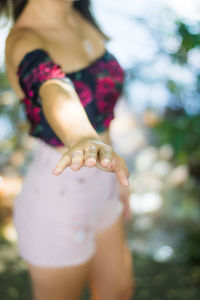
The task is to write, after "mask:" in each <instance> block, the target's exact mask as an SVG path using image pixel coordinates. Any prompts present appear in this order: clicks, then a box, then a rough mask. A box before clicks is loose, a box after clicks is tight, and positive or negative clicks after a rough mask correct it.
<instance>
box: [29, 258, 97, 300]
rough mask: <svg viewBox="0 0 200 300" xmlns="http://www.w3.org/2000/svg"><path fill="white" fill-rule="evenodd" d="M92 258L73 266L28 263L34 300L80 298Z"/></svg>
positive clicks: (75, 299)
mask: <svg viewBox="0 0 200 300" xmlns="http://www.w3.org/2000/svg"><path fill="white" fill-rule="evenodd" d="M90 265H91V259H90V260H89V261H88V262H86V263H83V264H80V265H77V266H71V267H62V268H55V267H54V268H51V267H48V268H47V267H41V266H36V265H32V264H28V269H29V273H30V277H31V281H32V289H33V295H34V300H55V299H56V300H67V299H70V300H80V299H81V296H82V293H83V289H84V286H85V283H86V281H87V278H88V274H89V268H90Z"/></svg>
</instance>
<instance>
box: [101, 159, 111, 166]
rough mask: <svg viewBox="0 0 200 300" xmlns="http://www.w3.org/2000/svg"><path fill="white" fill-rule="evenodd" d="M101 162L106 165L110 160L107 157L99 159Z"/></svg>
mask: <svg viewBox="0 0 200 300" xmlns="http://www.w3.org/2000/svg"><path fill="white" fill-rule="evenodd" d="M101 162H102V163H103V164H105V165H107V164H108V163H109V162H110V160H109V159H108V158H104V159H102V160H101Z"/></svg>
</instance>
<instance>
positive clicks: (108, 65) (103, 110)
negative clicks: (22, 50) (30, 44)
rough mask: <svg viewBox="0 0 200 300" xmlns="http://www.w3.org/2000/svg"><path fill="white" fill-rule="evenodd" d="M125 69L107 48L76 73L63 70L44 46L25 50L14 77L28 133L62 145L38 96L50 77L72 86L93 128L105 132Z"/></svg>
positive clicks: (53, 144) (120, 87)
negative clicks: (19, 92) (26, 51)
mask: <svg viewBox="0 0 200 300" xmlns="http://www.w3.org/2000/svg"><path fill="white" fill-rule="evenodd" d="M124 75H125V73H124V70H123V69H122V67H121V66H120V65H119V63H118V61H117V60H116V58H115V57H114V55H113V54H111V53H110V52H109V51H108V50H107V49H106V50H105V52H104V54H103V55H102V56H101V57H99V58H98V59H96V60H95V61H94V62H93V63H91V64H90V65H89V66H87V67H85V68H83V69H81V70H79V71H75V72H71V73H64V72H63V71H62V69H61V67H60V65H58V64H56V63H55V62H53V60H52V59H51V57H50V56H49V54H48V53H47V52H46V51H45V50H43V49H35V50H32V51H30V52H28V53H27V54H26V55H25V56H24V57H23V59H22V60H21V62H20V64H19V66H18V70H17V76H18V80H19V84H20V87H21V88H22V90H23V92H24V94H25V97H24V99H21V103H23V105H24V108H25V112H26V115H27V119H28V120H29V122H30V125H31V126H30V131H29V134H30V135H32V136H35V137H38V138H40V139H42V140H44V141H45V142H46V143H47V144H50V145H52V146H63V145H64V144H63V142H62V141H61V140H60V139H59V137H58V136H57V135H56V134H55V132H54V131H53V129H52V128H51V126H50V124H49V123H48V122H47V120H46V118H45V115H44V113H43V110H42V103H41V100H40V97H39V88H40V86H41V84H42V83H43V82H44V81H46V80H48V79H52V78H60V79H61V80H64V81H66V82H68V83H70V84H72V86H73V87H74V89H75V90H76V92H77V94H78V96H79V98H80V101H81V103H82V105H83V107H84V109H85V111H86V113H87V116H88V119H89V121H90V123H91V125H92V126H93V127H94V129H95V130H96V131H97V132H98V133H100V132H102V131H104V130H105V129H106V128H107V127H108V126H109V124H110V122H111V120H112V119H113V118H114V112H113V110H114V106H115V104H116V102H117V99H118V97H119V96H120V95H121V94H122V89H123V83H124Z"/></svg>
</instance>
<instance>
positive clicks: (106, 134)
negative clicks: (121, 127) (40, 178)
mask: <svg viewBox="0 0 200 300" xmlns="http://www.w3.org/2000/svg"><path fill="white" fill-rule="evenodd" d="M99 137H100V139H101V141H102V142H103V143H105V144H107V145H110V146H112V141H111V138H110V130H109V128H107V129H106V130H105V131H103V132H101V133H99ZM54 149H55V150H57V151H58V152H60V153H61V154H64V153H65V152H66V151H67V150H69V148H67V147H66V146H58V147H54Z"/></svg>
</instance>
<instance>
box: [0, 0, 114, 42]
mask: <svg viewBox="0 0 200 300" xmlns="http://www.w3.org/2000/svg"><path fill="white" fill-rule="evenodd" d="M27 3H28V0H0V16H1V15H2V14H4V15H6V17H8V18H10V17H11V18H12V19H13V21H14V22H16V20H17V19H18V17H19V16H20V14H21V13H22V11H23V9H24V8H25V6H26V4H27ZM73 6H74V7H75V8H76V9H77V10H78V11H79V12H80V13H81V14H82V15H83V17H85V18H86V19H87V20H88V21H89V22H90V23H92V25H94V26H95V27H96V28H97V30H98V31H99V32H100V33H101V34H102V35H103V37H104V39H105V40H106V41H109V40H110V37H109V36H107V35H106V34H105V33H104V32H103V31H102V30H101V28H100V27H99V25H98V24H97V21H96V20H95V18H94V16H93V15H92V12H91V3H90V0H79V1H74V3H73Z"/></svg>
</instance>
